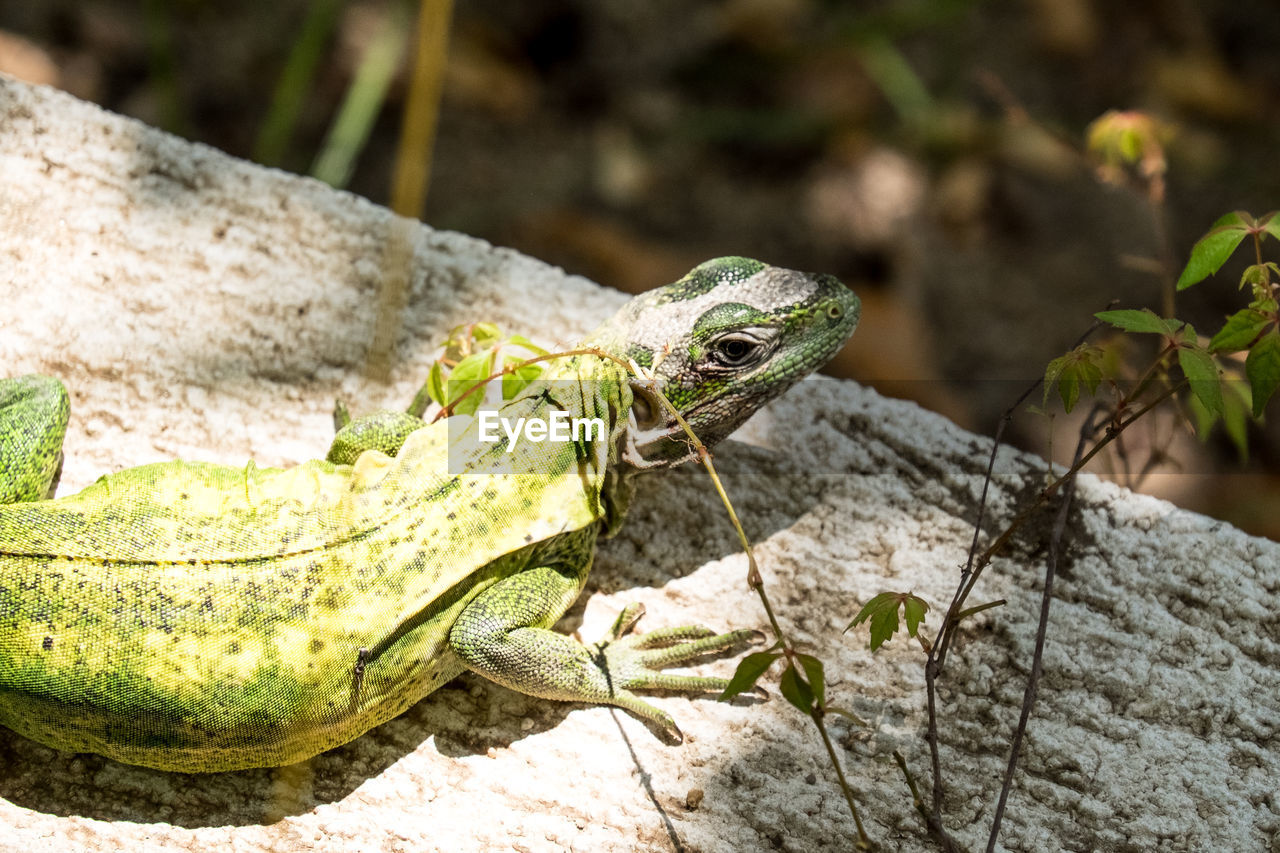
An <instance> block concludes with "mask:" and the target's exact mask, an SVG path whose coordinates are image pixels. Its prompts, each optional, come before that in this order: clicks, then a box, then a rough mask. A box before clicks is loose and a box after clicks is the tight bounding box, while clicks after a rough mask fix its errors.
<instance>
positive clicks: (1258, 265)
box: [1178, 210, 1280, 418]
mask: <svg viewBox="0 0 1280 853" xmlns="http://www.w3.org/2000/svg"><path fill="white" fill-rule="evenodd" d="M1268 236H1270V237H1274V238H1276V239H1278V240H1280V216H1277V215H1276V211H1272V212H1271V213H1268V214H1266V215H1265V216H1260V217H1258V218H1256V219H1255V218H1254V217H1252V216H1250V215H1249V214H1248V213H1246V212H1245V211H1243V210H1237V211H1235V212H1233V213H1228V214H1227V215H1226V216H1224V217H1222V218H1221V219H1219V220H1218V221H1217V222H1215V223H1213V227H1212V228H1211V229H1209V233H1208V234H1205V235H1204V237H1202V238H1200V240H1199V241H1198V242H1197V243H1196V244H1195V246H1193V247H1192V249H1191V260H1190V262H1188V264H1187V266H1186V269H1184V270H1183V271H1182V275H1181V276H1179V277H1178V290H1185V289H1187V288H1188V287H1191V286H1193V285H1195V284H1198V283H1199V282H1201V281H1203V280H1204V279H1206V278H1208V277H1209V276H1211V275H1213V274H1214V273H1216V272H1217V271H1218V270H1219V269H1220V268H1221V267H1222V265H1223V264H1224V263H1226V261H1227V259H1228V258H1229V257H1231V255H1232V254H1233V253H1234V252H1235V251H1236V249H1237V248H1239V246H1240V244H1241V243H1243V242H1244V240H1245V238H1246V237H1250V238H1252V243H1253V247H1254V256H1255V259H1256V262H1255V263H1253V264H1251V265H1249V266H1248V267H1246V268H1245V270H1244V272H1243V273H1242V274H1241V276H1240V288H1241V289H1244V288H1245V287H1248V288H1249V294H1250V300H1249V304H1248V305H1247V306H1246V307H1245V308H1243V309H1241V310H1240V311H1237V312H1236V313H1235V314H1232V315H1231V316H1230V317H1228V318H1227V322H1226V324H1225V325H1224V326H1223V327H1222V329H1221V330H1219V332H1218V333H1217V334H1216V335H1214V336H1213V339H1212V340H1210V341H1209V350H1210V351H1211V352H1214V353H1236V352H1241V351H1246V350H1247V351H1248V355H1247V356H1246V358H1245V364H1244V372H1245V377H1246V378H1247V379H1248V380H1249V389H1250V391H1251V392H1252V398H1253V416H1254V417H1255V418H1260V417H1262V412H1263V410H1264V409H1265V408H1266V405H1267V403H1268V401H1270V399H1271V397H1272V395H1274V394H1275V392H1276V389H1277V388H1280V305H1278V304H1277V300H1276V295H1277V294H1276V290H1277V287H1278V286H1280V265H1277V264H1276V263H1275V262H1274V261H1263V260H1262V243H1263V240H1265V239H1266V238H1267V237H1268Z"/></svg>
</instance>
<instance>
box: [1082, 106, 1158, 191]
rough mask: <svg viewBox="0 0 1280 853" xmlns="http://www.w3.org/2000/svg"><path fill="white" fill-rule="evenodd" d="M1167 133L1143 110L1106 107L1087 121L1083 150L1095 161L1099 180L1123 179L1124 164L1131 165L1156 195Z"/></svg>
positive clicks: (1121, 180)
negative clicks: (1109, 108)
mask: <svg viewBox="0 0 1280 853" xmlns="http://www.w3.org/2000/svg"><path fill="white" fill-rule="evenodd" d="M1167 136H1169V130H1168V128H1167V127H1165V126H1164V125H1162V124H1161V123H1160V122H1158V121H1156V119H1154V118H1153V117H1152V116H1150V115H1148V114H1146V113H1142V112H1137V111H1132V110H1128V111H1126V110H1110V111H1108V112H1106V113H1103V114H1102V115H1101V116H1099V117H1098V118H1097V119H1095V120H1094V121H1093V122H1092V123H1091V124H1090V125H1089V129H1088V131H1087V132H1086V134H1085V150H1086V151H1087V152H1088V154H1089V155H1090V157H1092V158H1093V159H1094V160H1095V161H1096V162H1097V164H1098V177H1099V178H1100V179H1101V180H1103V181H1105V182H1106V183H1110V184H1121V183H1124V177H1125V167H1126V166H1134V167H1136V168H1137V170H1138V173H1139V175H1140V176H1141V177H1142V178H1143V179H1144V180H1145V181H1147V182H1149V183H1151V185H1152V189H1151V191H1152V192H1153V193H1155V194H1156V195H1160V194H1162V192H1163V190H1162V189H1160V188H1159V187H1161V186H1162V185H1161V184H1160V183H1159V181H1160V178H1161V177H1162V176H1163V174H1164V172H1165V171H1166V170H1167V168H1168V163H1167V161H1166V159H1165V156H1164V145H1163V141H1164V139H1165V137H1167Z"/></svg>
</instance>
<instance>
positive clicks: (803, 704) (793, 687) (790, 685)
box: [778, 665, 813, 714]
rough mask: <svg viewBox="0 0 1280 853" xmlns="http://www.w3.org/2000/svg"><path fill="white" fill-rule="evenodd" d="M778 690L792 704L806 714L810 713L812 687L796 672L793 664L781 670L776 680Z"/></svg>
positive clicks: (811, 708) (811, 709) (811, 707)
mask: <svg viewBox="0 0 1280 853" xmlns="http://www.w3.org/2000/svg"><path fill="white" fill-rule="evenodd" d="M778 690H779V691H781V692H782V695H783V697H784V698H785V699H786V700H787V701H788V702H790V703H791V704H792V705H795V706H796V707H797V708H799V709H800V710H801V711H803V712H804V713H806V714H809V713H812V711H813V689H812V688H811V687H809V684H808V683H807V682H806V681H805V680H804V679H803V678H801V677H800V675H799V673H797V672H796V668H795V666H794V665H790V666H788V667H787V668H786V669H785V670H783V672H782V678H781V679H780V680H779V681H778Z"/></svg>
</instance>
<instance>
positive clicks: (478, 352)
mask: <svg viewBox="0 0 1280 853" xmlns="http://www.w3.org/2000/svg"><path fill="white" fill-rule="evenodd" d="M512 348H519V349H521V350H524V351H525V353H526V354H525V355H520V354H517V353H513V352H511V351H510V350H511V349H512ZM547 354H548V352H547V350H545V349H543V348H542V347H540V346H538V345H537V344H535V343H534V342H533V341H531V340H529V339H528V338H526V337H525V336H524V335H506V336H504V335H503V334H502V331H501V329H499V328H498V326H497V325H496V324H494V323H468V324H465V325H462V326H456V327H454V328H453V329H452V330H450V332H449V338H448V340H446V341H445V345H444V353H443V354H442V355H441V356H440V357H439V358H438V359H436V361H435V362H434V363H433V364H432V365H431V372H430V373H429V374H428V376H427V384H426V385H425V386H424V390H425V391H426V392H427V395H428V396H429V397H430V398H431V399H432V400H434V401H435V402H436V403H438V404H440V405H441V406H452V407H453V408H452V411H453V412H454V413H455V414H462V415H469V414H475V412H476V411H477V410H478V409H479V408H480V406H481V404H482V403H483V402H484V396H483V395H482V394H468V393H467V392H468V391H470V389H471V388H473V387H475V386H476V385H480V384H482V383H484V382H487V381H488V380H489V378H490V377H491V376H493V375H494V374H495V373H498V372H500V371H501V372H502V399H504V400H510V399H511V398H512V397H514V396H515V395H516V394H518V393H519V392H520V391H521V390H522V389H523V388H525V386H527V385H528V384H529V383H530V382H532V381H533V380H535V379H537V378H538V377H539V376H540V375H541V374H542V369H543V366H542V365H541V364H525V363H524V362H526V361H527V360H528V359H529V357H530V355H532V356H543V355H547Z"/></svg>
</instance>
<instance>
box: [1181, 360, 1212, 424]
mask: <svg viewBox="0 0 1280 853" xmlns="http://www.w3.org/2000/svg"><path fill="white" fill-rule="evenodd" d="M1178 365H1179V366H1180V367H1181V368H1182V372H1183V373H1184V374H1185V375H1186V377H1187V381H1188V382H1189V383H1190V385H1191V393H1192V394H1195V395H1196V399H1198V400H1199V401H1200V402H1201V404H1203V405H1204V407H1205V409H1207V410H1208V411H1209V412H1211V413H1213V414H1215V415H1220V414H1222V381H1221V377H1220V375H1219V373H1218V365H1216V364H1214V362H1213V356H1211V355H1209V353H1208V351H1206V350H1204V349H1202V348H1201V347H1198V346H1190V347H1179V348H1178Z"/></svg>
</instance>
